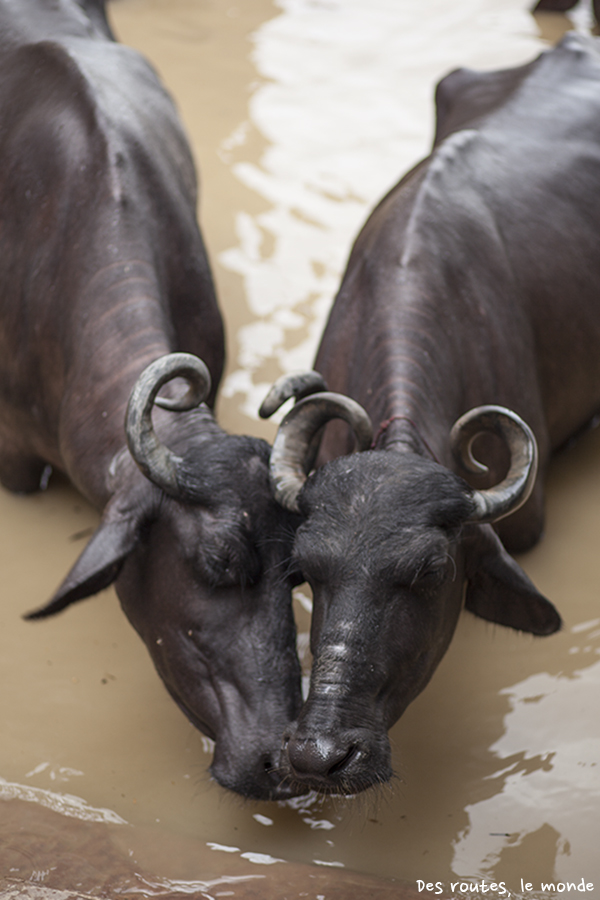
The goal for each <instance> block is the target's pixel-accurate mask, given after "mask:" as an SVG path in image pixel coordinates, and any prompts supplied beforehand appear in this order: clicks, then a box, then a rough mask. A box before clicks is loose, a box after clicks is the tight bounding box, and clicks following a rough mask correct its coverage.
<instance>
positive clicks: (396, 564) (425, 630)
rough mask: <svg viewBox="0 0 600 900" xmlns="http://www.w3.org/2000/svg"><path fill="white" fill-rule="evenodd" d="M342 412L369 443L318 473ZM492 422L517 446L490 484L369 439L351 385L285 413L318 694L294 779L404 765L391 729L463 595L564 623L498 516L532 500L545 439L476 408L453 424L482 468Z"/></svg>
mask: <svg viewBox="0 0 600 900" xmlns="http://www.w3.org/2000/svg"><path fill="white" fill-rule="evenodd" d="M280 393H281V391H280ZM284 394H285V391H284V392H283V394H282V396H283V395H284ZM269 411H270V409H269ZM334 417H335V418H343V419H345V420H346V421H348V422H349V423H350V424H351V425H352V428H353V429H354V431H355V434H356V437H357V442H358V446H359V449H360V450H362V452H358V453H355V454H353V455H351V456H342V457H338V458H336V459H334V460H332V461H330V462H327V463H326V464H325V465H323V466H322V467H321V468H319V469H317V470H316V471H314V472H313V473H312V474H310V475H308V476H307V474H306V472H307V471H309V464H308V463H307V462H306V460H307V458H309V457H310V456H311V455H312V454H313V453H314V437H315V434H318V432H319V430H320V429H321V428H322V427H323V425H324V424H325V423H326V422H327V421H328V420H329V419H330V418H334ZM484 430H493V431H495V432H496V433H498V434H499V435H500V436H501V437H502V439H503V440H504V441H505V442H506V443H507V444H508V447H509V450H510V457H511V463H510V467H509V471H508V473H507V475H506V477H505V479H504V480H503V481H502V482H501V483H500V484H498V485H496V486H495V487H493V488H490V489H489V490H481V491H478V490H475V489H473V488H472V487H470V486H469V484H467V482H466V481H464V480H463V479H462V478H461V477H460V476H459V475H457V474H456V473H455V472H453V471H451V470H450V469H449V468H446V467H444V466H442V465H440V464H438V463H437V462H435V461H434V460H433V459H430V458H428V457H426V456H419V455H417V454H416V453H414V452H412V451H408V450H398V449H389V450H371V449H367V448H368V447H369V446H370V443H371V425H370V421H369V419H368V416H367V414H366V412H365V411H364V410H363V409H362V408H361V407H360V406H359V405H358V404H357V403H355V402H354V401H352V400H350V399H349V398H347V397H343V396H341V395H337V394H330V393H327V392H321V393H318V394H316V395H315V396H312V397H310V396H309V397H306V398H305V399H303V400H300V401H299V402H298V403H297V404H296V406H295V407H294V408H293V409H292V410H291V411H290V413H288V415H287V416H286V417H285V418H284V420H283V422H282V424H281V426H280V429H279V433H278V435H277V438H276V440H275V443H274V445H273V453H272V457H271V479H272V484H273V487H274V492H275V495H276V496H277V497H278V499H279V501H280V502H281V503H282V504H283V505H285V506H286V507H287V508H288V509H290V510H295V511H297V512H298V513H299V514H300V515H301V516H302V517H303V523H302V525H300V527H299V528H298V530H297V533H296V539H295V545H294V563H295V566H296V567H297V568H298V569H299V570H300V571H301V572H302V574H303V575H304V577H305V578H306V580H307V581H308V582H309V584H310V585H311V587H312V590H313V595H314V605H313V619H312V625H311V649H312V653H313V668H312V675H311V684H310V692H309V695H308V698H307V700H306V703H305V705H304V707H303V709H302V712H301V714H300V716H299V718H298V720H297V721H296V722H295V723H294V724H293V725H292V726H291V727H290V728H288V729H287V730H286V732H285V733H284V748H285V760H284V762H285V764H286V765H287V769H288V774H289V777H290V780H291V782H292V783H294V784H296V785H298V786H304V787H308V788H312V789H315V790H320V791H323V792H335V793H356V792H358V791H361V790H363V789H365V788H368V787H370V786H371V785H373V784H376V783H381V782H385V781H387V780H388V779H389V778H390V777H391V775H392V769H391V762H390V747H389V741H388V737H387V731H388V729H389V728H390V727H391V726H392V725H393V724H394V722H396V720H397V719H398V718H399V717H400V716H401V715H402V713H403V712H404V710H405V709H406V707H407V705H408V704H409V703H410V702H411V701H412V700H414V698H415V697H416V696H417V695H418V694H419V693H420V691H422V690H423V688H424V687H425V685H426V684H427V683H428V681H429V680H430V678H431V676H432V675H433V672H434V671H435V668H436V666H437V665H438V663H439V662H440V660H441V658H442V656H443V654H444V652H445V651H446V648H447V647H448V644H449V642H450V639H451V637H452V634H453V632H454V628H455V625H456V622H457V619H458V615H459V613H460V610H461V608H462V605H463V602H464V603H465V605H466V607H467V608H468V609H470V610H471V611H473V612H475V613H477V614H478V615H480V616H482V617H484V618H486V619H490V620H492V621H494V622H499V623H502V624H504V625H509V626H511V627H513V628H517V629H521V630H523V631H529V632H533V633H534V634H549V633H551V632H553V631H555V630H556V629H557V628H559V627H560V619H559V616H558V614H557V613H556V611H555V610H554V608H553V607H552V605H551V604H550V603H549V602H548V601H547V600H546V599H545V598H544V597H542V596H541V595H540V594H539V593H538V592H537V590H536V589H535V587H534V586H533V584H532V583H531V582H530V581H529V579H528V578H527V576H526V575H525V573H524V572H523V571H522V570H521V569H520V568H519V566H518V565H517V564H516V563H515V562H514V561H513V559H512V558H511V557H510V556H509V555H508V554H507V553H506V551H505V550H504V548H503V546H502V544H501V543H500V541H499V539H498V537H497V536H496V534H495V532H494V531H493V530H492V528H491V526H490V524H489V523H491V522H495V521H497V520H498V519H500V518H502V517H504V516H506V515H508V514H509V513H511V512H513V511H515V510H516V509H517V508H518V507H519V506H521V505H522V504H523V503H524V502H525V500H526V499H527V497H528V495H529V493H530V491H531V488H532V485H533V482H534V480H535V475H536V465H537V450H536V442H535V438H534V436H533V434H532V432H531V431H530V429H529V428H528V426H527V425H526V424H525V423H524V422H523V421H522V420H521V419H520V418H519V417H518V416H516V415H515V414H514V413H512V412H510V411H508V410H504V409H502V408H500V407H481V408H478V409H476V410H471V411H470V412H469V413H467V414H465V416H463V417H462V418H461V419H460V420H459V421H458V422H457V423H456V425H455V426H454V428H453V429H452V434H451V436H449V440H450V442H451V444H452V445H453V448H454V451H455V453H456V454H457V455H458V457H459V458H460V460H461V461H462V462H463V464H464V465H465V467H467V468H471V469H473V468H477V467H479V468H480V466H479V464H478V463H477V462H476V461H475V460H474V459H473V457H472V455H471V449H470V448H471V444H472V442H473V440H474V438H475V436H477V434H479V433H480V432H482V431H484ZM311 445H313V446H312V449H311ZM396 447H397V445H396Z"/></svg>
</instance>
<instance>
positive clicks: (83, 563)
mask: <svg viewBox="0 0 600 900" xmlns="http://www.w3.org/2000/svg"><path fill="white" fill-rule="evenodd" d="M139 522H140V520H139V518H138V517H137V516H134V515H132V514H129V515H122V514H119V513H114V512H111V507H110V505H109V506H108V507H107V508H106V511H105V513H104V516H103V517H102V521H101V522H100V525H99V526H98V528H97V529H96V531H95V532H94V534H93V535H92V537H91V539H90V541H89V543H88V545H87V546H86V548H85V550H84V551H83V553H82V554H81V556H80V557H79V559H78V560H77V562H76V563H75V565H74V566H73V568H72V569H71V571H70V572H69V574H68V575H67V577H66V578H65V580H64V581H63V583H62V584H61V586H60V587H59V589H58V590H57V591H56V593H55V594H54V596H53V598H52V600H50V602H49V603H47V604H46V605H45V606H42V607H40V608H39V609H35V610H33V611H32V612H30V613H27V614H26V615H25V616H24V617H23V618H25V619H44V618H46V616H52V615H54V613H57V612H60V611H61V610H62V609H65V608H66V607H67V606H70V605H71V603H77V601H78V600H84V599H85V598H86V597H90V596H91V595H92V594H97V593H98V591H102V590H104V588H107V587H109V586H110V585H111V584H112V583H113V581H115V579H116V578H117V576H118V574H119V572H120V571H121V567H122V565H123V563H124V562H125V559H126V557H127V556H128V555H129V554H130V553H131V551H132V550H133V548H134V547H135V545H136V543H137V536H138V530H139Z"/></svg>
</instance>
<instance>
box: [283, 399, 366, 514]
mask: <svg viewBox="0 0 600 900" xmlns="http://www.w3.org/2000/svg"><path fill="white" fill-rule="evenodd" d="M330 419H344V421H346V422H348V424H349V425H350V427H351V428H352V429H353V431H354V434H355V435H356V441H357V446H358V449H359V450H367V449H368V448H369V447H370V446H371V440H372V438H373V426H372V425H371V420H370V419H369V416H368V415H367V413H366V412H365V410H364V409H363V408H362V406H361V405H360V404H359V403H357V402H356V401H355V400H351V399H350V397H345V396H344V395H343V394H333V393H329V392H328V391H325V392H322V393H318V394H316V395H312V396H310V397H305V398H304V399H303V400H300V401H298V403H296V405H295V406H294V407H293V408H292V409H291V410H290V411H289V412H288V414H287V415H286V416H285V417H284V419H283V421H282V423H281V425H280V426H279V430H278V432H277V435H276V437H275V440H274V442H273V450H272V451H271V462H270V474H271V486H272V488H273V493H274V494H275V499H276V500H277V501H278V502H279V503H280V504H281V505H282V506H285V507H286V508H287V509H290V510H292V512H299V508H298V503H297V499H298V494H299V492H300V490H301V488H302V485H303V484H304V482H305V481H306V463H307V460H308V459H309V458H310V455H311V454H310V447H311V441H312V438H313V437H314V435H315V434H316V433H317V432H318V431H319V429H321V428H322V427H323V426H324V425H326V424H327V422H329V421H330Z"/></svg>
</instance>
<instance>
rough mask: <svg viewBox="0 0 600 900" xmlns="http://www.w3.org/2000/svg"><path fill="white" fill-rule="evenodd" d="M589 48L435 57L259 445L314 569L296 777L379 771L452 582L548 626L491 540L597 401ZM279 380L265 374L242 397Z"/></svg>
mask: <svg viewBox="0 0 600 900" xmlns="http://www.w3.org/2000/svg"><path fill="white" fill-rule="evenodd" d="M599 53H600V48H599V45H598V43H597V42H596V41H595V40H594V39H591V38H584V37H581V36H575V35H571V36H568V37H566V38H565V39H564V40H563V42H562V43H561V44H560V45H559V46H558V47H557V48H556V49H553V50H551V51H548V52H545V53H543V54H542V55H541V56H540V57H539V58H537V59H536V60H534V61H533V62H531V63H529V64H527V65H524V66H521V67H519V68H515V69H511V70H507V71H498V72H487V73H476V72H472V71H467V70H459V71H456V72H454V73H452V74H450V75H449V76H448V77H446V78H445V79H444V80H443V81H442V82H441V83H440V85H439V87H438V89H437V96H436V100H437V133H436V138H435V143H434V147H433V150H432V152H431V155H430V156H429V157H427V159H425V160H424V161H422V162H421V163H420V164H419V165H417V166H416V167H415V168H414V169H413V170H412V171H411V172H409V173H408V174H407V175H406V176H405V177H404V178H403V179H402V181H400V183H399V184H398V185H397V186H396V187H395V188H394V189H393V190H392V191H391V192H390V193H389V194H388V195H387V196H386V197H385V198H384V199H383V200H382V201H381V202H380V203H379V205H378V206H377V207H376V209H375V210H374V212H373V213H372V215H371V217H370V218H369V220H368V221H367V223H366V225H365V227H364V228H363V230H362V233H361V234H360V235H359V237H358V239H357V241H356V243H355V245H354V248H353V250H352V253H351V256H350V260H349V263H348V267H347V271H346V274H345V276H344V279H343V282H342V285H341V288H340V291H339V293H338V296H337V298H336V301H335V303H334V306H333V309H332V312H331V315H330V318H329V321H328V324H327V326H326V329H325V332H324V335H323V339H322V342H321V345H320V349H319V351H318V355H317V359H316V364H315V368H316V369H317V370H318V372H319V373H321V375H322V376H323V379H322V380H321V383H318V382H317V386H316V388H314V389H313V394H312V396H310V395H309V396H305V397H304V399H302V400H299V402H297V403H296V405H295V406H294V407H293V408H292V410H291V411H290V412H289V413H288V415H287V416H286V417H285V418H284V420H283V422H282V424H281V426H280V430H279V433H278V435H277V438H276V440H275V443H274V445H273V453H272V457H271V459H272V480H273V484H274V488H275V491H276V494H277V497H278V498H279V500H280V502H281V503H282V504H283V505H285V506H286V507H287V508H288V509H290V510H297V511H298V512H299V513H300V514H301V515H302V516H303V524H302V525H301V526H300V527H299V529H298V531H297V534H296V539H295V549H294V559H295V563H296V565H297V566H299V568H300V569H301V570H302V572H303V574H304V575H305V577H306V579H307V580H308V581H309V582H310V584H311V586H312V589H313V592H314V613H313V621H312V632H311V644H312V651H313V654H314V663H313V669H312V680H311V686H310V693H309V696H308V699H307V701H306V703H305V705H304V707H303V710H302V713H301V715H300V717H299V719H298V721H297V722H296V723H295V724H294V726H293V727H292V728H291V729H289V730H288V731H287V732H286V734H285V742H286V744H287V751H286V756H287V763H286V764H287V767H288V771H289V774H290V778H291V779H292V780H293V781H295V782H296V783H297V784H299V785H300V784H302V785H305V786H307V787H309V788H314V789H317V790H322V791H325V792H326V791H335V792H347V793H354V792H357V791H360V790H361V789H363V788H366V787H369V786H370V785H372V784H374V783H378V782H385V781H386V780H387V779H389V778H390V776H391V774H392V773H391V766H390V749H389V742H388V738H387V729H389V728H390V726H391V725H392V724H393V723H394V722H395V721H396V720H397V719H398V717H399V716H400V715H401V714H402V712H403V711H404V710H405V708H406V706H407V705H408V704H409V703H410V702H411V700H413V699H414V698H415V697H416V696H417V694H418V693H419V692H420V691H421V690H423V688H424V687H425V685H426V684H427V682H428V681H429V679H430V678H431V676H432V674H433V672H434V670H435V668H436V666H437V664H438V663H439V661H440V659H441V657H442V655H443V654H444V652H445V650H446V648H447V646H448V644H449V641H450V639H451V637H452V634H453V631H454V628H455V624H456V621H457V618H458V615H459V612H460V610H461V607H462V605H463V602H464V605H465V606H466V608H467V609H469V610H471V611H472V612H474V613H476V614H477V615H479V616H482V617H483V618H485V619H488V620H491V621H492V622H497V623H501V624H503V625H507V626H510V627H512V628H515V629H519V630H522V631H526V632H531V633H533V634H537V635H547V634H552V633H553V632H555V631H556V630H557V629H559V628H560V618H559V615H558V613H557V612H556V610H555V609H554V607H553V606H552V605H551V604H550V603H549V602H548V600H546V599H545V598H544V597H542V596H541V595H540V594H539V593H538V591H537V590H536V588H535V587H534V585H533V584H532V583H531V582H530V580H529V579H528V578H527V577H526V575H525V573H524V572H523V571H522V570H521V569H520V567H519V566H518V565H517V564H516V563H515V562H514V560H513V559H512V558H511V557H510V556H509V555H508V553H507V549H508V550H513V551H514V550H524V549H526V548H528V547H531V546H532V545H533V544H534V543H535V542H536V541H537V540H538V539H539V537H540V535H541V532H542V527H543V514H544V511H543V505H544V497H543V490H544V488H543V478H544V474H545V471H546V467H547V463H548V459H549V456H550V454H551V453H552V451H554V450H555V449H556V448H558V447H560V446H561V445H562V444H563V443H564V442H565V441H567V440H568V439H569V438H570V436H572V435H574V434H575V433H576V432H577V431H578V430H579V429H581V428H582V427H584V426H585V425H586V423H588V422H589V421H590V420H591V418H592V417H593V416H594V414H595V413H596V412H597V411H598V410H599V409H600V306H599V290H600V255H599V254H598V249H597V237H598V234H600V205H599V204H598V202H597V195H598V191H600V55H599ZM325 382H327V384H328V385H329V386H330V388H331V389H332V391H334V392H335V393H329V392H324V388H325ZM298 391H299V392H300V393H303V394H306V388H305V385H303V384H301V385H300V387H299V388H297V386H296V384H295V382H294V380H293V379H291V380H290V381H289V382H286V381H284V382H283V383H282V384H280V385H279V386H278V389H277V391H276V392H275V395H274V396H273V397H269V398H268V402H267V408H266V409H263V414H269V413H271V412H272V411H273V409H274V408H275V407H277V406H278V405H279V403H280V402H281V401H282V400H283V399H284V398H285V397H286V396H288V395H291V394H292V393H294V392H296V393H298ZM332 418H339V419H345V420H346V421H347V422H350V423H351V426H352V428H351V429H349V428H348V425H347V424H344V423H343V422H332V423H331V424H330V425H327V426H326V428H325V433H324V437H323V441H322V445H321V449H320V455H319V457H318V459H317V469H316V470H315V471H313V472H312V474H309V475H308V477H307V475H306V474H305V473H306V472H310V469H311V462H310V458H311V455H312V453H313V452H314V444H315V437H316V436H318V433H319V430H320V429H322V428H323V426H324V425H325V423H327V422H328V420H329V419H332ZM371 422H372V423H374V425H373V426H371ZM526 423H527V424H526ZM352 430H353V431H354V432H355V433H356V442H357V444H358V447H359V449H360V450H361V452H358V453H355V454H354V455H348V454H350V452H351V450H352V447H353V440H354V438H353V436H352ZM480 433H482V434H483V436H482V437H480V436H479V435H480ZM474 442H477V443H474ZM472 445H473V448H474V454H475V456H474V455H473V454H472V453H471V450H472ZM538 459H539V463H538ZM477 460H480V461H481V462H478V461H477ZM482 463H485V464H486V465H487V466H488V471H487V473H486V471H485V470H484V469H483V468H482ZM538 465H539V469H538V474H537V476H536V466H538ZM466 470H470V471H471V473H472V474H471V475H467V471H466ZM461 473H462V474H463V475H465V477H467V478H468V479H469V483H467V481H465V480H463V478H462V477H461ZM527 498H529V499H527ZM510 513H512V514H511V515H509V514H510ZM491 523H493V527H492V524H491ZM499 538H501V539H502V543H501V540H500V539H499ZM505 548H506V549H505Z"/></svg>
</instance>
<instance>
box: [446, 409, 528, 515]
mask: <svg viewBox="0 0 600 900" xmlns="http://www.w3.org/2000/svg"><path fill="white" fill-rule="evenodd" d="M489 431H491V432H493V433H494V434H497V435H498V436H499V437H500V438H502V439H503V440H504V441H505V443H506V444H507V445H508V448H509V451H510V466H509V469H508V473H507V475H506V478H505V479H504V480H503V481H501V482H500V484H497V485H495V486H494V487H492V488H489V489H488V490H483V491H474V492H473V499H474V501H475V511H474V513H473V515H472V516H471V518H470V520H469V521H471V522H481V523H484V522H497V521H498V519H503V518H504V517H505V516H508V515H510V513H513V512H516V510H517V509H519V507H521V506H522V505H523V504H524V503H525V501H526V500H527V499H528V497H529V495H530V494H531V491H532V489H533V485H534V482H535V477H536V474H537V465H538V451H537V443H536V440H535V436H534V434H533V432H532V430H531V428H530V427H529V425H527V424H526V423H525V422H524V421H523V419H521V418H520V417H519V416H518V415H517V414H516V413H514V412H512V410H510V409H505V408H504V407H502V406H478V407H476V408H475V409H471V410H469V412H466V413H465V414H464V416H461V417H460V419H458V420H457V421H456V422H455V423H454V425H453V427H452V431H451V432H450V442H451V445H452V452H453V453H454V457H455V459H456V460H457V462H458V463H459V464H460V465H461V466H462V467H463V468H464V469H466V470H467V471H468V472H474V473H483V472H486V471H487V467H486V466H483V465H482V464H481V463H479V462H477V460H476V459H474V457H473V454H472V445H473V441H474V440H475V438H476V437H477V436H478V435H479V434H481V433H482V432H489Z"/></svg>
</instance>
